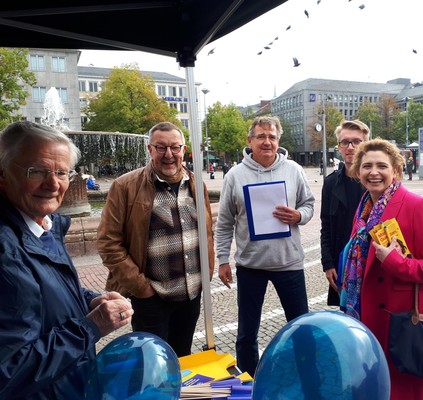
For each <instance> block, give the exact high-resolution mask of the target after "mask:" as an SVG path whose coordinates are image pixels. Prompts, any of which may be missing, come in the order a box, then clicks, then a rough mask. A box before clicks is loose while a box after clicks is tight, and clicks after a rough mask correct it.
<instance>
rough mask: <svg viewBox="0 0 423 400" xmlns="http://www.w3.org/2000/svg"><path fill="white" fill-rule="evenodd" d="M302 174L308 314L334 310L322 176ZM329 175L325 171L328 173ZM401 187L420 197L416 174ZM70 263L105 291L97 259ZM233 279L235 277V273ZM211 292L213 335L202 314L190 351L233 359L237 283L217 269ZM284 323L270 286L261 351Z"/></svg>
mask: <svg viewBox="0 0 423 400" xmlns="http://www.w3.org/2000/svg"><path fill="white" fill-rule="evenodd" d="M305 171H306V175H307V178H308V181H309V184H310V187H311V190H312V192H313V194H314V196H315V198H316V202H315V208H314V216H313V218H312V220H311V221H310V222H309V223H308V224H306V225H304V226H301V235H302V245H303V247H304V251H305V275H306V284H307V294H308V303H309V308H310V311H320V310H336V308H335V307H328V306H327V305H326V297H327V289H328V283H327V280H326V278H325V275H324V273H323V272H322V266H321V263H320V205H321V189H322V182H323V177H322V176H321V175H320V173H319V168H305ZM330 172H331V171H329V170H328V173H330ZM203 179H204V182H205V183H206V185H207V186H208V188H209V190H220V188H221V185H222V181H223V177H222V172H221V171H218V172H217V173H215V179H213V180H211V179H210V178H209V176H208V175H207V174H205V173H204V175H203ZM107 183H108V182H107ZM404 185H405V186H406V187H408V188H409V189H410V190H412V191H414V192H417V193H419V194H421V195H423V181H419V180H418V176H417V175H415V177H414V179H413V180H412V181H407V180H405V181H404ZM73 261H74V263H75V266H76V268H77V271H78V274H79V277H80V279H81V282H82V285H83V286H85V287H88V288H91V289H93V290H98V291H103V290H104V286H105V281H106V277H107V269H106V268H105V267H104V266H103V265H102V263H101V260H100V258H99V257H98V256H91V257H75V258H74V259H73ZM232 264H233V262H232ZM216 265H217V263H216ZM234 277H235V278H236V275H235V273H234ZM210 290H211V299H212V321H213V325H212V326H213V334H210V335H209V337H206V333H205V321H204V315H203V312H202V315H201V316H200V319H199V321H198V323H197V329H196V333H195V336H194V343H193V348H192V351H193V353H198V352H201V351H202V350H204V349H208V348H209V346H211V347H213V345H214V346H215V348H216V351H217V352H219V353H229V354H232V355H233V356H235V339H236V333H237V303H236V281H234V284H233V285H232V288H231V289H228V288H226V287H225V286H224V285H223V284H222V283H221V282H220V279H219V278H218V277H217V268H216V273H215V276H214V277H213V280H212V281H211V283H210ZM285 324H286V318H285V315H284V311H283V309H282V307H281V305H280V302H279V298H278V296H277V294H276V291H275V290H274V288H273V286H272V285H271V284H270V285H269V287H268V291H267V294H266V297H265V302H264V305H263V313H262V320H261V325H260V331H259V346H260V350H261V351H263V350H264V349H265V348H266V346H267V345H268V343H269V342H270V340H271V339H272V338H273V337H274V336H275V334H276V333H277V332H278V331H279V330H280V329H281V328H282V327H283V326H284V325H285ZM129 331H130V328H122V329H120V330H118V331H116V332H114V333H112V334H110V335H108V336H107V337H105V338H103V339H101V340H100V342H99V343H98V345H97V350H100V349H102V348H103V347H104V346H105V345H106V344H107V343H109V342H110V341H111V340H113V339H115V338H116V337H118V336H120V335H122V334H124V333H127V332H129Z"/></svg>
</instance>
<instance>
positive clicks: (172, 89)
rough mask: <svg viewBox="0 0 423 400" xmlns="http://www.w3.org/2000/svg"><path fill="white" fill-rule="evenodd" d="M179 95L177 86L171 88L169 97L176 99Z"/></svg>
mask: <svg viewBox="0 0 423 400" xmlns="http://www.w3.org/2000/svg"><path fill="white" fill-rule="evenodd" d="M177 93H178V92H177V87H176V86H169V96H172V97H176V96H177V95H178V94H177Z"/></svg>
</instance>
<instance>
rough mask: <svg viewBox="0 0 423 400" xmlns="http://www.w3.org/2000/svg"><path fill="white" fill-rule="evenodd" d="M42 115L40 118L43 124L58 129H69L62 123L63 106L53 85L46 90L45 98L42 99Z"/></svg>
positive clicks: (63, 115)
mask: <svg viewBox="0 0 423 400" xmlns="http://www.w3.org/2000/svg"><path fill="white" fill-rule="evenodd" d="M43 107H44V116H43V117H42V118H41V123H42V124H43V125H48V126H52V127H54V128H58V129H60V130H66V129H69V127H68V126H67V125H66V124H65V123H64V117H65V108H64V106H63V102H62V99H61V98H60V96H59V92H58V91H57V89H56V88H55V87H51V88H50V89H49V90H47V93H46V98H45V100H44V105H43Z"/></svg>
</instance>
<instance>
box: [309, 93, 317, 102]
mask: <svg viewBox="0 0 423 400" xmlns="http://www.w3.org/2000/svg"><path fill="white" fill-rule="evenodd" d="M308 101H309V102H310V103H313V102H315V101H316V94H315V93H310V94H309V95H308Z"/></svg>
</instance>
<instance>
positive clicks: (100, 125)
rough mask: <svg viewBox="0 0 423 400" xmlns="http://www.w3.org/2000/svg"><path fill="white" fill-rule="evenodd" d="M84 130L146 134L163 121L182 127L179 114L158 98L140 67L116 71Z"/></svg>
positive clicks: (95, 102)
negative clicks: (178, 117)
mask: <svg viewBox="0 0 423 400" xmlns="http://www.w3.org/2000/svg"><path fill="white" fill-rule="evenodd" d="M86 114H87V117H88V122H87V123H86V124H85V125H84V130H91V131H108V132H128V133H139V134H145V133H147V132H148V130H149V129H150V128H151V127H152V126H153V125H155V124H156V123H158V122H160V121H170V122H173V123H174V124H177V125H178V126H181V124H180V121H178V120H177V118H176V115H177V111H176V110H175V109H173V108H170V107H169V106H168V105H167V103H166V102H165V101H164V100H163V99H161V98H159V97H157V94H156V92H155V90H154V81H153V80H152V78H151V76H149V75H145V74H142V73H141V72H140V70H139V68H138V66H137V64H128V65H123V66H122V67H121V68H114V69H112V71H111V74H110V76H109V78H108V79H107V80H106V82H105V84H104V87H102V90H101V92H99V94H98V97H97V98H95V99H93V100H91V101H90V103H89V105H88V107H87V110H86Z"/></svg>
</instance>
